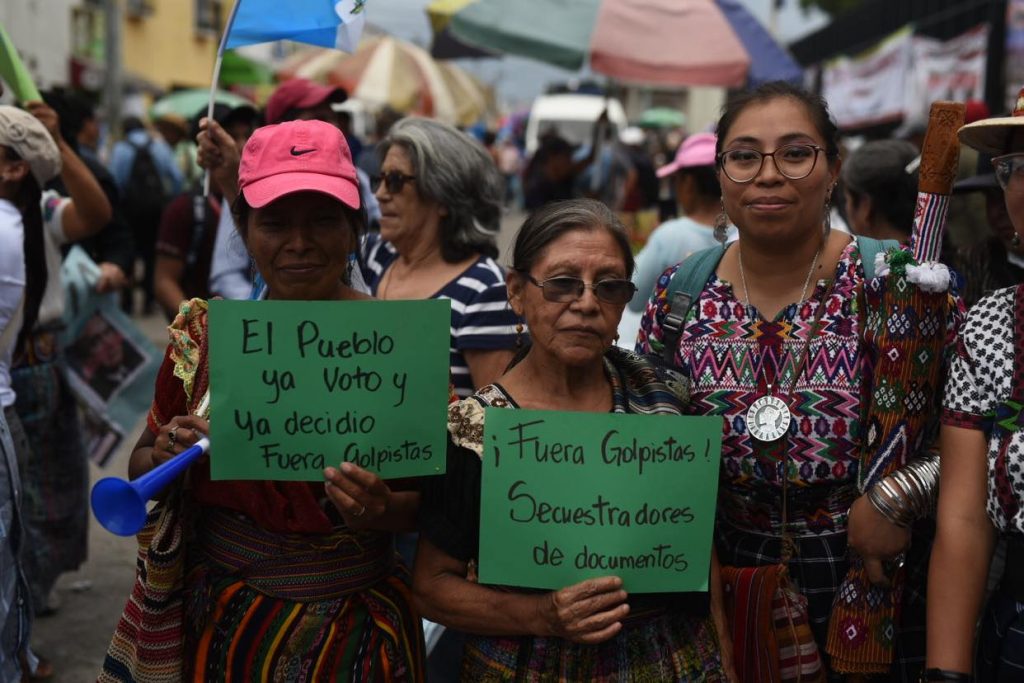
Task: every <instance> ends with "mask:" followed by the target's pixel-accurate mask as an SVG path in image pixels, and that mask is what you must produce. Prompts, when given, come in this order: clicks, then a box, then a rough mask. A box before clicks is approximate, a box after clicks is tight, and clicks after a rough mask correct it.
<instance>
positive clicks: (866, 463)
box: [827, 102, 964, 674]
mask: <svg viewBox="0 0 1024 683" xmlns="http://www.w3.org/2000/svg"><path fill="white" fill-rule="evenodd" d="M963 122H964V106H963V105H962V104H959V103H954V102H936V103H935V104H933V105H932V107H931V112H930V115H929V119H928V132H927V133H926V135H925V141H924V146H923V149H922V151H921V165H920V169H919V178H920V179H919V182H918V195H917V209H916V211H915V215H914V229H913V234H912V237H911V242H910V248H909V249H907V248H904V249H893V250H890V251H889V252H888V253H886V254H885V255H884V257H883V258H884V259H885V264H881V263H879V264H876V272H878V273H879V276H878V277H875V278H874V279H873V280H871V281H869V282H865V284H864V296H863V297H862V298H861V308H862V310H861V311H860V316H861V318H860V319H861V324H862V326H863V338H864V341H865V346H864V348H865V359H864V364H863V366H862V367H863V368H864V370H863V372H864V381H865V382H866V383H867V386H865V387H864V395H865V396H870V397H871V398H870V403H869V405H868V406H867V409H866V411H865V412H864V413H863V414H862V416H861V424H860V436H861V444H862V445H861V455H860V470H859V472H858V482H857V483H858V489H859V491H860V493H862V494H863V493H864V492H865V491H867V490H868V489H869V488H870V487H872V486H874V485H875V484H876V483H877V482H878V481H879V480H881V479H882V478H884V477H886V476H888V475H889V474H890V473H892V472H893V471H895V470H897V469H899V468H901V467H903V466H904V465H906V464H907V462H908V461H909V460H910V459H912V458H914V457H918V456H919V455H921V454H922V453H923V452H924V451H926V450H928V449H929V448H930V447H932V446H933V444H934V442H935V438H936V436H937V427H938V419H937V416H938V411H939V409H940V408H941V397H942V389H943V387H942V381H943V377H942V372H941V369H942V365H943V362H942V361H943V352H944V349H945V347H946V335H947V321H948V318H949V314H950V311H951V307H952V306H954V305H955V304H954V301H953V299H952V296H951V294H950V282H951V279H952V278H951V274H950V273H949V271H948V270H947V269H946V268H945V267H944V266H941V265H939V264H937V263H936V262H937V261H938V258H939V253H940V252H941V249H942V237H943V233H944V231H945V227H946V216H947V213H948V210H949V196H950V194H952V191H953V181H954V180H955V178H956V170H957V161H958V159H959V154H960V146H959V141H958V140H957V131H958V130H959V129H960V127H961V126H962V125H963ZM879 266H882V267H879ZM943 280H944V284H943ZM923 545H925V544H916V545H915V546H913V548H912V549H910V550H908V553H911V555H912V556H911V558H910V563H911V564H913V563H914V562H917V563H919V564H920V563H923V562H925V561H926V553H920V550H921V546H923ZM906 571H907V570H906V568H904V567H903V566H902V565H901V566H899V567H898V568H897V569H896V570H895V573H894V575H893V576H892V577H891V586H889V587H882V586H874V585H872V584H871V582H870V581H869V580H868V576H867V572H866V571H865V569H864V565H863V563H862V562H861V560H860V559H859V558H854V559H852V560H851V564H850V570H849V572H848V573H847V575H846V578H845V579H844V580H843V583H842V584H841V585H840V587H839V590H838V592H837V593H836V598H835V601H834V602H833V605H832V615H831V618H830V620H829V635H828V644H827V650H828V653H829V655H830V657H831V664H832V668H833V669H835V670H836V671H838V672H841V673H853V674H872V673H886V672H888V671H889V668H890V666H891V664H892V662H893V640H894V637H895V633H896V632H897V630H898V624H899V619H900V606H901V604H902V597H903V587H904V584H905V581H906ZM919 573H920V572H919ZM921 575H923V574H921Z"/></svg>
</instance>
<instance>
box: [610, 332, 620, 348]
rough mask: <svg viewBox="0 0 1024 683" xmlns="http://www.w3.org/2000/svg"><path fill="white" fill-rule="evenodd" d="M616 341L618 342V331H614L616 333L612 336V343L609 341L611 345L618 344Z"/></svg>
mask: <svg viewBox="0 0 1024 683" xmlns="http://www.w3.org/2000/svg"><path fill="white" fill-rule="evenodd" d="M618 343H619V333H618V332H616V333H615V336H614V337H612V343H611V345H612V346H615V345H616V344H618Z"/></svg>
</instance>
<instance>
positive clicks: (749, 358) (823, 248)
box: [637, 83, 924, 681]
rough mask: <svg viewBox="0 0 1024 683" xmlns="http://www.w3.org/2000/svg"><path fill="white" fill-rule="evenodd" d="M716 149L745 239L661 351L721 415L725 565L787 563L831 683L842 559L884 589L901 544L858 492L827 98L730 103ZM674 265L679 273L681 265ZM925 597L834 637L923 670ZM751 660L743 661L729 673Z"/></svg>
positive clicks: (855, 376)
mask: <svg viewBox="0 0 1024 683" xmlns="http://www.w3.org/2000/svg"><path fill="white" fill-rule="evenodd" d="M717 152H718V155H717V166H718V177H719V180H720V182H721V187H722V199H721V201H722V214H721V215H720V216H719V218H718V221H717V224H716V228H717V229H718V231H719V234H720V235H722V236H723V238H724V230H725V228H726V226H727V225H728V224H729V223H732V224H734V225H735V226H736V228H737V229H738V232H739V239H738V241H737V242H735V243H732V244H730V245H728V246H726V247H725V248H722V249H720V250H719V254H718V256H717V258H719V259H720V260H719V261H718V264H717V269H716V270H714V271H712V272H710V276H709V277H708V279H707V280H706V282H705V283H704V286H703V289H702V290H701V291H699V292H698V294H697V296H696V297H695V299H694V301H693V305H692V306H691V308H690V309H689V315H688V316H687V318H686V319H685V321H684V323H683V326H682V330H681V332H680V334H679V336H678V337H677V341H675V342H674V343H675V344H676V348H675V349H668V350H667V351H668V353H669V354H670V355H672V356H673V357H674V360H675V363H676V364H678V366H679V367H680V368H682V369H684V370H685V371H687V372H688V373H689V374H690V375H692V378H691V379H692V381H693V386H694V391H693V402H692V404H691V406H690V412H692V413H696V414H704V415H721V416H722V417H723V418H724V420H723V422H724V434H723V445H722V469H721V480H720V484H719V504H718V521H717V528H716V548H717V550H718V553H719V558H720V559H721V562H722V564H723V566H725V565H732V566H735V567H740V568H751V567H768V566H772V565H778V564H780V563H784V564H787V565H788V571H789V576H790V577H792V580H793V582H794V584H795V585H796V586H797V587H798V588H799V590H800V592H801V594H802V596H803V598H805V599H806V601H807V617H808V620H809V623H810V629H811V634H812V635H813V641H814V643H808V645H809V646H813V644H816V645H817V649H818V652H819V656H820V657H821V660H820V663H818V664H813V663H812V664H809V665H808V666H809V668H808V669H807V670H805V671H804V674H805V675H804V678H803V679H804V680H805V681H806V680H821V679H820V678H817V676H821V675H822V673H818V672H821V671H822V670H823V673H824V675H825V676H826V677H827V678H830V679H831V678H832V677H838V676H839V674H838V673H837V672H836V671H835V668H834V667H833V665H832V664H833V663H832V662H831V661H830V659H829V655H828V654H827V653H826V642H827V640H828V634H829V619H830V615H831V613H832V608H833V601H834V600H835V599H837V590H838V587H839V585H840V582H841V580H842V579H843V577H844V576H845V575H846V573H847V570H848V568H849V566H850V560H849V555H848V551H853V552H854V553H856V554H858V555H859V556H860V557H861V558H862V559H863V562H864V564H865V567H866V569H867V570H868V573H869V575H870V577H871V580H872V581H873V582H874V583H875V584H876V585H877V586H880V587H882V586H885V585H886V584H887V582H888V580H889V576H890V575H891V572H893V571H895V567H896V565H897V564H899V560H898V559H897V556H899V555H900V553H902V552H903V551H905V550H907V548H908V546H909V545H910V538H911V535H910V531H909V530H908V529H904V528H901V527H899V526H897V525H895V524H893V523H890V522H889V521H887V519H886V518H885V517H884V516H882V514H880V513H879V511H878V510H876V508H875V507H873V506H872V505H871V504H870V503H869V502H868V501H867V500H866V497H865V496H863V495H861V493H860V491H859V489H858V472H859V470H860V467H861V457H862V456H861V453H862V440H863V439H865V438H867V437H868V434H867V431H868V430H867V428H866V427H867V426H866V425H863V424H861V416H862V415H863V414H864V412H865V406H866V405H867V401H869V399H870V391H869V389H868V378H869V377H870V372H868V368H870V359H869V358H868V356H869V355H870V352H869V350H868V348H869V347H868V346H867V344H866V343H865V342H864V340H863V338H862V331H863V329H864V321H863V320H862V316H861V315H860V310H861V307H860V306H858V303H857V302H858V300H859V298H860V297H861V296H862V290H863V287H864V284H865V269H864V264H863V263H862V257H861V251H860V247H859V245H858V242H857V241H856V240H854V239H852V238H851V236H850V235H848V234H845V233H841V232H839V231H832V230H830V223H829V214H830V208H831V206H830V205H831V201H832V198H833V194H832V193H833V192H834V191H835V187H836V182H837V180H838V178H839V172H840V166H841V161H840V158H839V148H838V143H837V129H836V125H835V124H834V123H833V122H832V120H831V118H830V115H829V112H828V109H827V106H826V104H825V102H824V101H823V100H821V99H820V98H818V97H815V96H812V95H810V94H808V93H806V92H804V91H802V90H799V89H797V88H794V87H792V86H790V85H787V84H783V83H769V84H766V85H764V86H761V87H759V88H758V89H756V90H754V91H751V92H747V93H743V94H741V95H739V96H737V97H736V98H734V99H733V100H731V101H730V102H729V103H727V104H726V106H725V107H724V109H723V113H722V116H721V118H720V120H719V123H718V149H717ZM681 266H682V268H683V271H680V276H682V273H683V272H685V269H686V268H687V267H688V266H687V265H686V264H685V263H684V264H681ZM681 266H680V265H676V266H675V267H673V268H670V269H669V270H668V271H666V273H665V274H664V275H662V277H661V279H660V280H659V282H658V285H657V286H656V288H655V291H654V294H653V297H652V298H651V301H650V303H649V305H648V307H647V312H646V314H645V317H644V320H643V322H642V323H641V329H640V334H639V337H638V340H637V347H638V351H644V352H658V353H665V352H666V349H665V337H666V328H665V326H664V323H665V321H666V315H667V314H668V313H669V312H670V309H671V304H670V302H669V301H667V292H668V287H669V284H670V281H671V278H672V276H673V275H675V274H676V272H677V270H679V269H680V267H681ZM690 267H692V266H690ZM915 550H916V546H915ZM910 554H911V555H913V551H911V553H910ZM912 561H916V565H915V566H914V568H919V567H921V566H923V560H921V559H920V558H917V557H908V558H907V560H906V562H907V564H908V565H910V564H911V563H912ZM921 573H923V570H922V571H921ZM920 587H921V586H920V584H917V585H911V587H910V589H908V590H906V591H904V604H903V610H902V617H903V620H902V622H900V623H897V624H895V625H894V624H893V623H892V620H889V621H887V622H886V621H885V620H884V619H878V620H876V622H872V621H871V620H872V619H873V618H874V617H873V614H872V613H871V612H870V610H869V612H868V613H866V614H865V620H864V621H863V622H862V623H858V624H843V625H841V626H842V628H841V629H840V631H842V632H846V633H854V634H855V635H856V636H857V639H855V642H853V643H851V644H850V647H851V648H855V647H856V646H858V645H859V644H861V643H868V644H873V643H876V642H878V643H883V649H884V647H885V646H886V641H885V638H886V637H888V638H889V640H888V647H889V648H890V649H889V651H888V652H889V655H888V656H889V657H890V658H891V659H892V660H893V661H894V664H893V666H892V671H893V672H897V671H900V670H903V671H906V670H907V668H909V669H910V670H914V668H915V667H917V668H918V669H919V667H920V664H921V658H922V655H923V649H924V634H923V630H922V626H923V623H922V622H923V606H924V605H923V595H922V594H921V593H920V592H919V591H917V590H914V589H919V588H920ZM879 590H881V589H879ZM885 595H886V593H879V598H880V600H879V602H884V599H883V598H884V597H885ZM886 626H887V627H888V629H889V630H888V632H884V628H885V627H886ZM848 627H849V628H848ZM755 628H756V627H755ZM851 629H852V630H851ZM894 634H895V655H892V654H891V653H892V649H891V648H892V643H893V635H894ZM755 635H756V636H757V637H762V636H764V637H767V634H764V633H758V634H755ZM779 652H780V656H779V659H780V661H782V662H783V666H785V665H786V661H785V659H786V656H785V655H784V654H783V653H782V652H781V650H780V651H779ZM747 654H750V653H744V652H740V651H737V661H738V660H739V658H740V657H742V656H744V655H747ZM806 654H808V653H806V652H803V653H802V655H806ZM807 661H810V660H807ZM789 664H791V665H793V666H797V662H796V660H792V661H789ZM883 666H884V665H883ZM815 667H817V670H816V671H815ZM909 675H910V676H913V675H916V674H914V673H911V674H909ZM794 680H795V679H794ZM903 680H907V679H903Z"/></svg>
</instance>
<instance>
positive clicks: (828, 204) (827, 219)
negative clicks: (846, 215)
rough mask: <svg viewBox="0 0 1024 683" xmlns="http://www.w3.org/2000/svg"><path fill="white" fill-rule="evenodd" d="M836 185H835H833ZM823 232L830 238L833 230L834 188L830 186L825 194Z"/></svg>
mask: <svg viewBox="0 0 1024 683" xmlns="http://www.w3.org/2000/svg"><path fill="white" fill-rule="evenodd" d="M833 187H835V186H833ZM821 223H822V233H823V234H824V236H825V238H826V239H827V238H828V235H829V233H830V232H832V189H831V188H829V191H828V194H827V195H826V196H825V216H824V217H823V218H822V221H821Z"/></svg>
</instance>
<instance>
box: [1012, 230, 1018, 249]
mask: <svg viewBox="0 0 1024 683" xmlns="http://www.w3.org/2000/svg"><path fill="white" fill-rule="evenodd" d="M1010 246H1011V247H1013V248H1014V249H1016V248H1017V247H1019V246H1020V235H1018V234H1017V233H1013V239H1011V240H1010Z"/></svg>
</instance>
